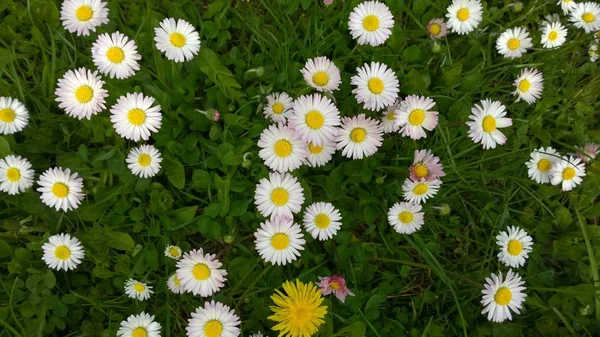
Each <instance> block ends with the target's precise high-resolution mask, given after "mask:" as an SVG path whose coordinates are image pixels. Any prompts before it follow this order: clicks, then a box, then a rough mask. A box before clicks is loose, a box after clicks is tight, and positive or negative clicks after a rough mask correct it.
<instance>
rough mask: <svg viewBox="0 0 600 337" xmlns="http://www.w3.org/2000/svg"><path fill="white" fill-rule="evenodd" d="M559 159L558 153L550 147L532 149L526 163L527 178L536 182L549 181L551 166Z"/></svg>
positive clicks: (544, 182) (543, 182)
mask: <svg viewBox="0 0 600 337" xmlns="http://www.w3.org/2000/svg"><path fill="white" fill-rule="evenodd" d="M559 160H560V157H559V154H558V153H557V152H556V150H555V149H553V148H551V147H547V148H543V147H541V148H539V149H537V150H534V151H533V152H531V159H530V160H529V161H528V162H527V163H526V165H527V174H529V178H531V180H534V181H535V182H537V183H538V184H546V183H549V182H550V179H551V178H552V175H551V174H550V173H551V170H552V167H553V166H554V164H555V163H556V162H557V161H559Z"/></svg>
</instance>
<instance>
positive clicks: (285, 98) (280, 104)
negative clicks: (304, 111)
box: [263, 92, 293, 124]
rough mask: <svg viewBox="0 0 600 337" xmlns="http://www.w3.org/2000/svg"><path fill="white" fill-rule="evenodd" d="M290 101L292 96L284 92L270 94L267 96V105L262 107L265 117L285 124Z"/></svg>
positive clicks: (290, 108) (290, 104)
mask: <svg viewBox="0 0 600 337" xmlns="http://www.w3.org/2000/svg"><path fill="white" fill-rule="evenodd" d="M292 103H293V100H292V98H291V97H290V95H288V94H286V93H285V92H277V93H273V94H270V95H269V96H267V105H266V106H265V107H264V108H263V113H264V114H265V118H270V119H272V120H273V121H274V122H277V123H283V124H285V122H286V121H287V116H288V113H289V111H291V110H292Z"/></svg>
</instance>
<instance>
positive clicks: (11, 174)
mask: <svg viewBox="0 0 600 337" xmlns="http://www.w3.org/2000/svg"><path fill="white" fill-rule="evenodd" d="M6 178H7V179H8V180H10V181H12V182H17V181H19V179H21V172H20V171H19V169H16V168H14V167H11V168H9V169H8V170H6Z"/></svg>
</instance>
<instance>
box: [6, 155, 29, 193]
mask: <svg viewBox="0 0 600 337" xmlns="http://www.w3.org/2000/svg"><path fill="white" fill-rule="evenodd" d="M34 173H35V172H34V171H33V169H32V168H31V163H30V162H29V161H28V160H27V159H25V158H21V156H13V155H8V156H6V157H5V158H4V159H0V191H2V192H6V193H8V194H10V195H15V194H19V193H22V192H24V191H25V190H26V189H28V188H30V187H31V186H32V185H33V175H34Z"/></svg>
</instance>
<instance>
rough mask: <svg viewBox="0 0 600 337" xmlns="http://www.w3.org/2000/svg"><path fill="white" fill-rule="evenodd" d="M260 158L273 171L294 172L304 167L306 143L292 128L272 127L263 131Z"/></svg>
mask: <svg viewBox="0 0 600 337" xmlns="http://www.w3.org/2000/svg"><path fill="white" fill-rule="evenodd" d="M258 147H259V148H260V149H261V150H260V151H259V152H258V156H259V157H260V158H261V159H262V160H264V161H265V165H267V166H268V167H269V168H270V169H271V170H274V171H278V172H287V171H293V170H295V169H297V168H298V167H300V166H302V164H303V163H304V159H305V158H306V143H305V142H304V141H303V140H302V139H301V138H300V135H298V134H297V133H296V132H295V131H294V130H293V129H292V128H290V127H287V126H284V125H271V126H269V128H268V129H265V130H263V132H262V133H261V135H260V138H259V140H258Z"/></svg>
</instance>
